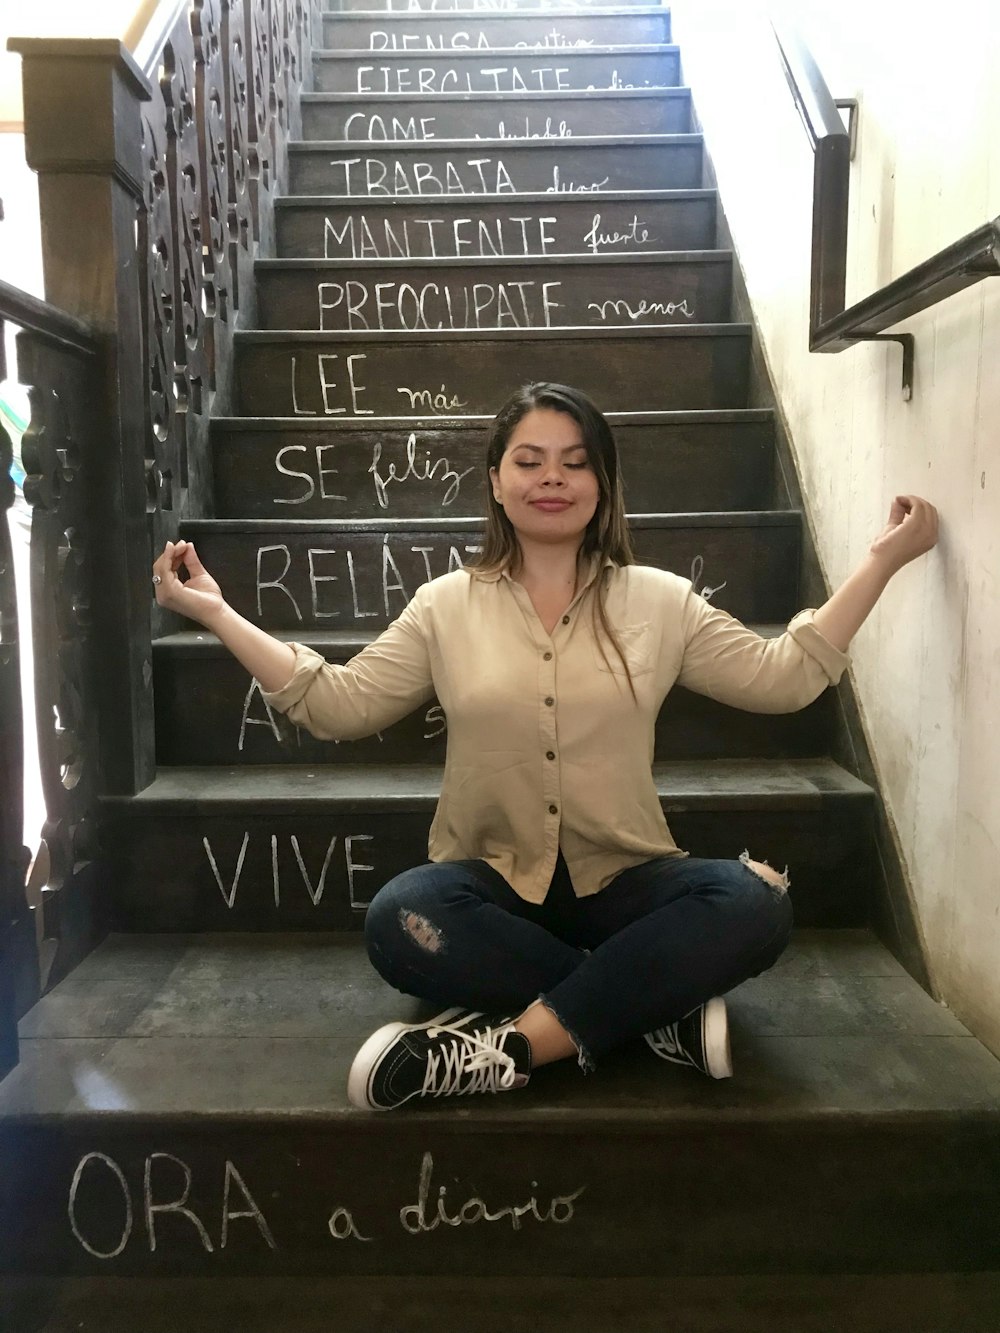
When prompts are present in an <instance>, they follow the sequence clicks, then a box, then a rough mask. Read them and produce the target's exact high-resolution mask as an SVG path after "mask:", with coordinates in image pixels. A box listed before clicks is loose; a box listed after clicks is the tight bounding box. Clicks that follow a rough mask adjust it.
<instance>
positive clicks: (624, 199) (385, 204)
mask: <svg viewBox="0 0 1000 1333" xmlns="http://www.w3.org/2000/svg"><path fill="white" fill-rule="evenodd" d="M299 142H300V143H308V142H309V141H308V140H300V141H299ZM347 142H348V143H360V142H362V141H361V140H353V139H351V140H347ZM394 142H396V140H387V143H394ZM399 142H401V143H405V142H409V143H411V144H412V143H413V140H412V139H410V140H399ZM423 142H428V143H432V144H436V143H441V142H444V141H443V140H438V139H430V140H425V141H423ZM462 142H463V143H480V142H482V140H479V139H469V140H462ZM503 142H505V143H520V142H522V141H521V140H514V139H506V140H504V141H503ZM523 142H526V143H527V142H533V141H529V140H524V141H523ZM548 142H549V143H557V142H558V143H565V142H566V141H565V140H555V139H550V140H549V141H548ZM449 198H451V199H452V200H454V202H456V203H466V204H467V203H469V202H470V201H472V200H475V202H476V203H477V204H504V203H510V202H511V201H512V200H515V199H516V200H517V203H518V205H519V206H520V205H524V204H551V203H553V202H554V201H558V202H559V203H562V204H567V203H569V204H579V205H580V206H581V207H586V206H587V205H588V204H589V205H590V206H591V207H593V201H594V200H595V199H598V200H600V202H601V204H602V205H604V206H606V205H608V204H615V203H621V204H647V203H649V204H659V203H671V202H677V203H681V202H683V201H684V200H688V199H691V200H698V201H709V200H710V201H714V200H716V199H717V198H718V192H717V191H716V190H694V189H685V190H608V191H601V192H600V193H599V194H596V193H595V194H590V193H587V194H576V195H574V194H559V195H553V194H549V193H547V192H546V191H544V190H525V191H524V192H523V193H517V194H476V195H452V196H448V195H439V194H434V195H403V194H393V195H389V194H387V195H377V196H375V195H370V194H338V195H330V194H290V195H285V196H284V197H283V198H281V199H276V200H275V201H274V206H275V208H277V209H296V208H362V207H365V208H371V207H372V206H373V205H374V206H376V207H378V208H397V207H398V208H407V207H413V206H414V205H415V204H421V203H423V202H424V201H425V200H427V201H434V202H436V203H439V204H440V203H447V202H448V200H449ZM637 253H638V252H637Z"/></svg>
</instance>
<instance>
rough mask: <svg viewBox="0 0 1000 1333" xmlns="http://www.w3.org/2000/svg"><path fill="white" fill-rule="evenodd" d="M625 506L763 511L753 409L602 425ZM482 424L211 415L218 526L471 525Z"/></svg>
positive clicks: (761, 438)
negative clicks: (334, 522)
mask: <svg viewBox="0 0 1000 1333" xmlns="http://www.w3.org/2000/svg"><path fill="white" fill-rule="evenodd" d="M609 420H610V423H611V427H612V429H613V430H614V433H615V439H616V441H617V443H618V449H619V452H620V454H621V459H622V476H623V480H624V485H625V503H626V506H627V507H629V508H631V509H636V508H637V507H638V505H639V503H641V504H642V505H643V506H644V507H646V508H648V509H650V510H651V511H653V512H659V511H661V510H670V509H675V510H678V511H679V512H682V513H683V512H688V513H695V512H697V511H699V510H735V509H769V508H772V507H773V504H772V501H773V497H774V475H773V474H774V456H773V436H774V422H773V418H772V414H771V413H770V412H768V411H765V410H762V409H750V408H747V409H744V410H743V411H742V412H677V413H660V414H652V415H650V416H648V417H644V416H641V415H636V416H634V417H627V416H621V415H614V414H612V415H611V416H610V417H609ZM488 421H489V418H473V419H469V420H461V419H459V420H454V419H453V420H442V419H437V420H435V419H434V418H414V419H413V420H412V421H408V422H405V423H402V424H400V423H389V422H386V423H378V424H371V423H368V424H366V423H364V422H359V421H358V420H357V419H353V420H351V421H344V420H338V419H336V418H332V419H328V420H326V421H324V422H323V424H322V425H321V426H318V425H317V424H316V423H315V422H312V421H310V420H308V419H307V418H303V417H256V418H247V417H216V418H214V419H213V421H212V436H211V441H212V457H213V478H214V486H213V496H214V502H215V504H214V509H215V514H216V516H217V517H218V518H276V517H282V516H290V517H294V518H327V519H329V518H378V517H379V516H380V515H384V516H385V517H390V518H420V517H425V518H431V519H433V518H435V517H442V518H444V517H447V516H449V515H455V516H458V515H481V514H482V513H483V509H484V495H483V477H484V475H485V467H484V458H485V433H486V426H487V424H488Z"/></svg>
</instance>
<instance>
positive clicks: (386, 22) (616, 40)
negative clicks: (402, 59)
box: [322, 6, 670, 56]
mask: <svg viewBox="0 0 1000 1333" xmlns="http://www.w3.org/2000/svg"><path fill="white" fill-rule="evenodd" d="M322 32H323V45H324V46H325V47H327V48H329V49H331V50H335V51H336V50H348V49H351V50H358V51H372V52H376V53H381V52H383V51H406V52H410V53H412V54H415V55H418V56H423V55H425V54H426V53H427V52H428V51H461V50H466V51H482V50H492V49H495V48H497V47H502V48H510V47H517V48H519V49H522V50H523V49H526V50H528V51H538V52H548V53H551V54H553V55H560V56H561V55H562V53H563V52H564V51H569V50H573V49H576V48H581V47H582V48H586V47H589V46H623V45H628V46H647V45H655V44H656V43H669V41H670V10H669V9H651V10H647V11H646V12H641V11H640V12H636V11H635V10H632V9H619V8H607V7H604V6H601V7H597V6H595V7H594V8H592V9H588V10H587V11H586V12H584V13H580V14H573V13H571V12H568V11H567V10H565V9H559V8H548V9H542V8H539V9H537V10H535V11H534V12H533V13H516V12H511V11H507V12H506V13H490V12H489V11H488V10H482V9H473V8H467V9H464V10H463V9H456V10H452V11H450V12H445V13H440V12H437V11H431V12H428V13H420V12H416V13H411V12H409V11H407V12H402V13H399V12H397V13H394V14H391V15H390V14H387V13H381V14H362V13H359V12H354V13H340V14H332V13H327V14H324V16H323V29H322Z"/></svg>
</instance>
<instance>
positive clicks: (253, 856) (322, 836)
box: [105, 792, 871, 931]
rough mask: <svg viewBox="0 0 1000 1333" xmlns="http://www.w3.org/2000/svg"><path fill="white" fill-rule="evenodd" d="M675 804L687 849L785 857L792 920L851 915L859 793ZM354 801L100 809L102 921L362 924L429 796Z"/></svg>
mask: <svg viewBox="0 0 1000 1333" xmlns="http://www.w3.org/2000/svg"><path fill="white" fill-rule="evenodd" d="M678 804H679V802H677V801H670V802H666V801H665V802H664V808H665V810H666V814H667V820H668V823H669V825H670V830H671V832H672V834H673V836H674V838H675V840H676V841H677V843H678V845H679V846H681V847H683V848H686V849H689V850H690V851H691V852H692V853H693V854H694V855H697V856H706V857H723V858H727V859H732V858H734V857H737V856H738V855H739V854H740V852H742V851H743V850H744V848H747V849H749V850H750V852H751V855H753V856H755V857H758V858H760V859H764V858H767V859H768V860H769V861H771V862H772V863H773V864H775V865H777V866H779V867H780V868H783V867H784V866H785V865H786V864H787V865H788V866H789V873H790V876H791V879H792V901H793V902H794V905H795V919H796V921H797V922H798V924H799V925H801V926H849V925H857V924H859V923H860V921H861V920H862V919H863V915H864V911H865V903H866V899H867V890H868V886H869V884H870V882H871V874H870V860H869V855H868V841H869V837H870V830H871V821H870V816H871V811H870V807H869V805H868V804H867V803H866V802H859V801H856V800H853V801H849V800H843V799H828V800H824V801H823V802H822V804H817V806H816V807H815V808H813V809H803V808H801V806H794V807H788V808H784V809H783V808H781V807H780V806H777V807H776V808H771V804H773V799H772V803H771V804H769V798H767V797H766V796H765V797H762V799H761V808H759V809H752V810H745V809H744V810H740V809H728V808H725V807H724V806H720V807H719V808H717V809H704V808H698V809H695V810H692V809H690V808H686V809H678V808H676V807H677V805H678ZM701 805H704V799H703V801H702V802H701ZM354 807H355V808H354V809H353V810H350V811H345V810H344V809H343V808H342V807H339V806H338V807H337V808H333V809H327V810H325V811H324V812H323V814H322V815H319V816H311V815H303V814H290V813H275V812H273V811H272V810H269V809H268V807H267V806H266V805H263V804H261V803H260V802H255V801H250V800H248V801H247V802H245V805H244V808H243V809H241V810H240V811H238V812H232V813H230V814H228V815H218V816H216V815H214V814H199V815H194V814H192V815H173V816H168V815H162V816H136V815H133V816H132V817H130V818H122V819H116V818H114V817H113V816H111V817H110V818H109V822H108V824H107V827H106V830H105V843H106V845H107V846H108V847H109V848H112V849H113V850H114V858H115V859H114V865H113V872H114V883H115V889H114V909H113V920H112V926H113V928H114V929H118V930H137V931H203V930H353V929H360V927H361V925H362V922H363V918H364V911H365V908H366V906H367V904H368V903H369V902H370V901H371V899H372V898H373V897H374V895H375V893H377V891H378V889H379V888H380V887H381V886H382V885H383V884H385V883H387V882H388V881H389V880H390V879H392V878H393V877H394V876H396V875H399V874H402V873H403V871H404V870H407V869H409V868H410V867H411V866H415V865H420V864H422V863H423V862H424V861H426V860H427V835H428V832H429V830H430V823H431V816H432V814H433V808H432V805H431V804H429V803H425V808H423V809H413V808H409V807H407V808H403V809H399V808H397V806H396V805H395V804H393V805H387V804H385V803H381V804H380V803H379V801H378V798H375V797H366V796H365V794H364V792H359V793H358V796H357V798H356V800H355V801H354ZM293 839H294V842H293ZM296 847H297V848H298V855H296ZM299 858H301V865H300V863H299ZM241 860H242V868H241ZM324 865H326V867H327V869H326V875H325V877H324V876H323V867H324ZM237 871H239V874H238V875H237ZM314 900H315V901H314Z"/></svg>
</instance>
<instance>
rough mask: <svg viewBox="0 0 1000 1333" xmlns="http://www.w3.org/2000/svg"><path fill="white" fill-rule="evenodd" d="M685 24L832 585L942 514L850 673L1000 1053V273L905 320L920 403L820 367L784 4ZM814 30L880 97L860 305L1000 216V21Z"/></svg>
mask: <svg viewBox="0 0 1000 1333" xmlns="http://www.w3.org/2000/svg"><path fill="white" fill-rule="evenodd" d="M673 9H674V14H675V33H676V37H675V40H677V41H679V42H680V43H681V48H682V51H683V53H684V70H685V79H686V81H687V82H689V83H691V84H692V86H693V88H694V96H695V104H696V107H697V111H698V114H699V116H700V119H701V121H702V124H703V127H704V129H705V133H706V137H707V142H708V146H709V150H710V152H711V155H712V159H713V162H714V166H715V170H716V173H717V176H718V183H719V187H720V190H721V196H722V204H723V207H724V209H725V212H726V215H727V219H728V222H729V225H730V228H731V230H732V233H733V236H734V239H735V244H736V247H737V251H738V255H739V259H740V262H741V263H742V266H743V270H744V273H745V276H746V282H747V287H748V291H749V295H750V299H751V302H752V305H753V309H754V315H755V318H756V320H757V321H758V324H759V328H760V333H761V338H762V342H763V350H764V354H765V357H766V360H767V362H768V364H769V368H770V371H771V375H772V378H773V381H774V384H775V390H776V393H777V395H778V398H779V401H780V404H781V408H782V411H783V412H784V414H785V417H786V420H787V423H788V427H789V432H790V436H791V445H792V448H793V451H794V453H795V455H796V460H797V464H798V468H799V473H800V478H801V482H802V486H803V491H804V495H805V502H806V506H807V516H808V518H809V520H810V522H811V524H812V525H813V530H814V537H815V541H816V545H817V550H818V553H819V558H820V561H821V564H822V566H823V569H824V572H825V575H826V578H827V580H828V582H829V584H830V586H831V588H832V587H836V586H837V585H839V584H840V583H841V582H842V581H843V579H844V578H845V577H846V575H847V574H848V573H849V572H850V570H851V569H852V568H853V567H854V565H855V564H856V563H857V562H858V561H859V560H860V559H861V558H862V556H863V555H864V553H865V552H866V550H867V547H868V544H869V543H870V541H871V539H872V538H873V537H874V536H875V535H876V534H877V533H878V532H879V531H880V529H881V528H882V526H883V524H884V523H885V520H886V516H887V514H888V512H889V506H890V503H891V500H892V497H893V495H895V494H898V493H902V494H906V493H914V494H919V495H923V496H925V497H926V498H928V499H929V500H931V501H932V503H934V504H935V505H936V506H937V507H938V510H939V512H940V516H941V536H940V542H939V545H938V547H937V548H936V549H935V550H934V551H933V552H932V553H931V554H930V555H928V556H925V557H924V558H922V559H921V560H919V561H917V562H915V563H914V564H912V565H910V566H908V567H907V568H906V569H904V570H902V571H901V572H900V573H899V574H898V575H897V576H896V578H895V579H894V580H893V582H892V583H891V584H890V586H889V588H888V589H887V591H886V593H885V594H884V596H883V597H882V599H881V601H880V603H879V605H878V606H877V607H876V609H875V611H874V613H873V614H872V616H871V617H870V619H869V621H868V622H867V623H866V624H865V626H864V627H863V628H862V630H861V632H860V633H859V634H858V636H857V638H856V639H855V641H854V644H853V645H852V657H853V665H852V673H853V678H854V684H855V688H856V691H857V694H858V698H859V702H860V706H861V709H862V715H863V720H864V725H865V727H866V730H867V733H868V737H869V742H870V745H871V748H872V752H873V758H874V761H875V765H876V768H877V770H878V772H879V775H880V780H881V784H882V789H883V794H884V797H885V799H886V802H887V804H888V808H889V812H890V818H891V819H892V821H893V822H894V826H895V829H896V831H897V834H898V839H899V844H900V847H901V850H902V855H903V860H904V865H905V870H906V872H907V875H908V878H909V882H910V886H911V891H912V895H913V899H914V907H915V910H916V915H917V920H918V923H919V926H920V929H921V931H922V934H923V936H924V940H925V946H926V949H927V956H928V964H929V967H930V971H931V976H932V979H933V983H934V986H935V989H936V991H937V993H938V994H939V996H940V997H941V998H942V999H943V1000H944V1001H945V1002H946V1003H948V1004H949V1005H950V1006H951V1007H952V1008H953V1009H954V1010H955V1012H956V1013H957V1014H958V1016H959V1017H960V1018H961V1019H962V1020H963V1021H964V1022H965V1023H966V1024H967V1025H968V1026H969V1027H970V1028H971V1029H972V1030H973V1031H974V1032H975V1033H976V1034H977V1035H978V1036H980V1037H981V1039H982V1040H984V1041H985V1042H986V1043H987V1044H988V1045H989V1046H990V1047H991V1048H992V1049H993V1050H994V1051H995V1052H997V1053H998V1054H1000V967H998V962H1000V795H998V790H997V783H998V778H1000V742H998V737H1000V280H998V279H995V278H994V279H988V280H987V281H985V282H983V283H980V284H979V285H978V286H976V287H973V288H971V289H969V290H967V291H965V292H962V293H959V294H957V295H955V296H953V297H951V298H949V299H948V300H946V301H944V302H943V303H941V304H939V305H937V306H935V307H933V308H932V309H931V310H929V311H926V312H924V313H923V314H922V315H919V316H916V317H914V318H912V319H910V320H908V321H906V323H905V324H904V325H902V326H900V327H901V328H905V329H906V330H908V331H910V332H912V333H914V334H915V335H916V382H915V388H914V396H913V399H912V401H911V402H909V403H907V402H904V401H903V398H902V395H901V387H900V352H899V348H898V347H897V346H896V345H895V344H889V345H882V346H880V345H878V344H875V345H870V344H869V345H864V344H862V345H860V346H857V347H855V348H852V349H850V350H848V351H845V352H841V353H839V354H835V355H829V354H815V353H813V354H811V353H810V352H809V351H808V302H809V263H810V244H811V209H812V152H811V149H810V146H809V141H808V139H807V138H806V135H805V132H804V130H803V127H802V124H801V122H800V121H799V118H798V114H797V112H796V110H795V107H794V105H793V102H792V99H791V96H790V94H789V90H788V87H787V84H786V82H785V78H784V74H783V72H782V69H781V66H780V64H779V60H778V55H777V49H776V46H775V42H774V38H773V34H772V32H771V29H770V27H769V24H768V21H767V19H766V16H765V14H764V6H763V5H760V4H758V3H756V2H755V0H739V3H738V4H737V3H732V2H731V0H675V3H674V5H673ZM794 16H795V20H796V22H797V24H798V27H799V30H800V32H801V33H802V35H803V36H804V38H805V40H806V42H807V44H808V45H809V46H810V48H811V50H812V52H813V55H814V57H815V58H816V61H817V64H818V66H819V68H820V70H821V71H822V73H823V75H824V77H825V79H826V81H827V83H828V85H829V87H830V90H831V92H832V94H833V96H834V97H856V98H858V99H859V101H860V122H859V138H858V147H857V155H856V159H855V161H854V163H853V166H852V175H851V187H850V188H851V209H850V244H849V255H848V292H847V300H848V304H850V303H851V302H853V301H856V300H859V299H861V298H862V297H863V296H866V295H868V294H869V293H870V292H872V291H874V290H876V289H877V288H879V287H881V286H883V285H884V284H885V283H886V282H888V281H890V280H891V279H893V278H895V277H898V276H900V275H901V274H903V273H905V272H906V271H907V270H908V269H910V268H912V267H913V266H914V265H916V264H918V263H920V262H921V261H922V260H924V259H927V258H929V257H930V256H931V255H933V254H934V253H935V252H936V251H938V250H939V249H941V248H942V247H943V246H945V245H947V244H949V243H951V242H953V241H956V240H958V239H959V238H960V237H962V236H964V235H966V234H967V233H968V232H970V231H972V230H974V229H975V228H976V227H978V226H980V225H981V224H982V223H984V222H986V221H988V220H989V219H991V218H994V217H996V216H997V215H998V214H1000V139H998V137H997V135H996V126H997V124H998V123H1000V79H998V78H997V77H996V71H997V69H998V68H1000V7H998V6H996V5H995V3H991V0H955V2H954V3H953V4H951V5H949V6H948V7H947V8H945V9H941V8H940V7H939V8H937V9H935V10H922V11H921V10H914V9H913V6H912V5H910V4H904V3H901V2H900V0H882V2H881V3H879V4H878V5H872V4H871V3H868V2H866V0H837V3H836V4H834V3H833V2H832V0H797V4H796V5H795V6H794ZM734 112H735V113H736V114H734Z"/></svg>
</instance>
